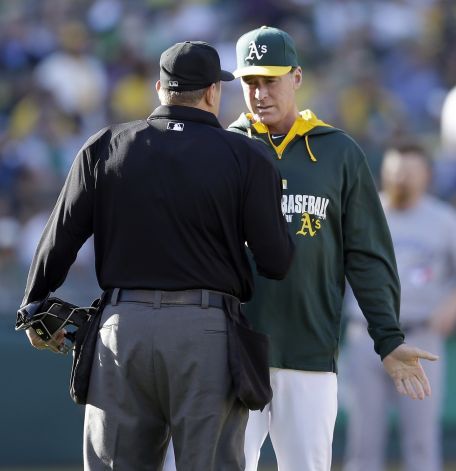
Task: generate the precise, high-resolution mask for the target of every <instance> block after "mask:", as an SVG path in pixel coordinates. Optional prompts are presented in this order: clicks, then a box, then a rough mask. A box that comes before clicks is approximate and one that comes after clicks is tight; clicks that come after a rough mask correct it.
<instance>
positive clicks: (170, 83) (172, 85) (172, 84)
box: [168, 80, 179, 87]
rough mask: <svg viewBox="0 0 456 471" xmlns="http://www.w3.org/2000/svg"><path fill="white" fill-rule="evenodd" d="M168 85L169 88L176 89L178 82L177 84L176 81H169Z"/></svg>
mask: <svg viewBox="0 0 456 471" xmlns="http://www.w3.org/2000/svg"><path fill="white" fill-rule="evenodd" d="M168 85H169V86H170V87H178V86H179V82H178V81H177V80H170V81H169V82H168Z"/></svg>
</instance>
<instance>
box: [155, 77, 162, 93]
mask: <svg viewBox="0 0 456 471" xmlns="http://www.w3.org/2000/svg"><path fill="white" fill-rule="evenodd" d="M160 88H161V83H160V80H157V82H156V83H155V90H157V92H158V91H159V90H160Z"/></svg>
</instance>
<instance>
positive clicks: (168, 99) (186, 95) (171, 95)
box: [158, 88, 207, 106]
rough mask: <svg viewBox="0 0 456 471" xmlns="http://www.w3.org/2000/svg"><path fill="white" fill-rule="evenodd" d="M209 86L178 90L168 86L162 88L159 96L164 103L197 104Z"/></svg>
mask: <svg viewBox="0 0 456 471" xmlns="http://www.w3.org/2000/svg"><path fill="white" fill-rule="evenodd" d="M206 90H207V88H199V89H198V90H190V91H176V90H170V89H167V88H160V90H159V91H158V97H159V98H160V103H161V104H162V105H189V106H192V105H197V104H198V103H199V102H200V101H201V98H203V95H204V93H205V92H206Z"/></svg>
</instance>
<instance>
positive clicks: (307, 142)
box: [305, 134, 317, 162]
mask: <svg viewBox="0 0 456 471" xmlns="http://www.w3.org/2000/svg"><path fill="white" fill-rule="evenodd" d="M305 141H306V148H307V152H308V153H309V155H310V160H311V161H312V162H316V161H317V159H316V157H315V155H313V153H312V151H311V150H310V145H309V136H308V135H307V134H306V136H305Z"/></svg>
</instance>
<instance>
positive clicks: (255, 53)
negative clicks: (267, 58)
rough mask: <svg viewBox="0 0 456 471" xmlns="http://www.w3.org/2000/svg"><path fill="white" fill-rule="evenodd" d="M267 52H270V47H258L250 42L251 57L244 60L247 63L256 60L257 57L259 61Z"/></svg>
mask: <svg viewBox="0 0 456 471" xmlns="http://www.w3.org/2000/svg"><path fill="white" fill-rule="evenodd" d="M260 52H261V54H260ZM267 52H268V46H267V45H266V44H260V45H258V46H257V45H256V44H255V41H250V43H249V55H248V56H247V57H246V58H245V59H244V60H246V61H248V60H255V57H256V58H257V60H260V59H261V58H262V57H263V56H264V55H265V54H266V53H267ZM254 56H255V57H254Z"/></svg>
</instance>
